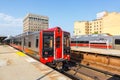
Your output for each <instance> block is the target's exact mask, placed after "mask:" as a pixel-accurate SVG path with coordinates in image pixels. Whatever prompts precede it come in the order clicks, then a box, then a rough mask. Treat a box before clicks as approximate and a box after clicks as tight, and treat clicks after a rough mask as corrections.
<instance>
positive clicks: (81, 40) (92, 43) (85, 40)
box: [71, 34, 114, 49]
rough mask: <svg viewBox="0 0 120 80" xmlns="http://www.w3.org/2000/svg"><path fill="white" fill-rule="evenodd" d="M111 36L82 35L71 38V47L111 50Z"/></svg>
mask: <svg viewBox="0 0 120 80" xmlns="http://www.w3.org/2000/svg"><path fill="white" fill-rule="evenodd" d="M113 44H114V40H113V36H110V35H105V34H95V35H82V36H79V37H78V36H77V37H73V38H71V46H77V47H90V48H102V49H112V48H113V47H114V46H113Z"/></svg>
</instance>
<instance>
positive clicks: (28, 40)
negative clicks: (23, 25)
mask: <svg viewBox="0 0 120 80" xmlns="http://www.w3.org/2000/svg"><path fill="white" fill-rule="evenodd" d="M5 42H6V43H7V44H9V45H10V46H12V47H14V48H16V49H18V50H21V51H23V52H24V53H27V54H29V55H31V56H33V57H35V58H37V59H39V61H40V62H42V63H43V64H47V63H51V64H54V65H61V66H62V65H63V63H64V62H67V61H69V60H70V33H69V32H67V31H63V30H62V29H61V28H60V27H54V28H50V29H46V30H41V31H37V32H26V33H22V34H20V35H17V36H15V37H11V38H9V39H7V40H5Z"/></svg>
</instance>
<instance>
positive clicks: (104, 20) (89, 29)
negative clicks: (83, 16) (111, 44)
mask: <svg viewBox="0 0 120 80" xmlns="http://www.w3.org/2000/svg"><path fill="white" fill-rule="evenodd" d="M119 21H120V13H117V12H110V13H108V12H101V13H98V14H97V18H96V19H95V20H92V21H75V22H74V36H78V35H86V34H101V33H107V34H111V35H120V31H119V30H120V22H119Z"/></svg>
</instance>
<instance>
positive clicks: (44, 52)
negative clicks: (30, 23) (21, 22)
mask: <svg viewBox="0 0 120 80" xmlns="http://www.w3.org/2000/svg"><path fill="white" fill-rule="evenodd" d="M39 41H40V43H39V45H40V46H39V53H40V61H41V62H42V63H56V62H62V61H65V60H70V34H69V33H68V32H65V31H62V29H61V28H59V27H55V28H51V29H48V30H43V31H41V32H40V39H39ZM41 43H42V44H41Z"/></svg>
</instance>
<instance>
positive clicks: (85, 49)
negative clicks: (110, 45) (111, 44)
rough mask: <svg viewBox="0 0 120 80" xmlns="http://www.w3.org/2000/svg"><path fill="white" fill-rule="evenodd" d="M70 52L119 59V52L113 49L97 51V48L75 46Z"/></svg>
mask: <svg viewBox="0 0 120 80" xmlns="http://www.w3.org/2000/svg"><path fill="white" fill-rule="evenodd" d="M71 50H74V51H81V52H89V53H97V54H102V55H108V56H116V57H120V50H115V49H99V48H89V47H76V46H75V47H71Z"/></svg>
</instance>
